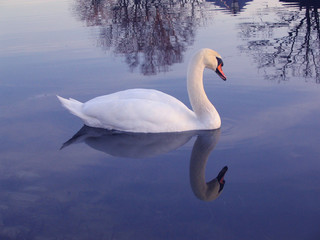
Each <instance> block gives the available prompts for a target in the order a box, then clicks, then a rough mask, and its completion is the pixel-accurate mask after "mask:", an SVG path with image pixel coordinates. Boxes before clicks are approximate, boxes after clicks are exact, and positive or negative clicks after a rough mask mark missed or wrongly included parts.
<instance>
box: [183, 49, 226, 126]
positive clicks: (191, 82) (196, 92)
mask: <svg viewBox="0 0 320 240" xmlns="http://www.w3.org/2000/svg"><path fill="white" fill-rule="evenodd" d="M204 69H205V63H204V56H203V54H197V55H196V56H194V57H193V59H192V60H191V62H190V65H189V68H188V76H187V88H188V94H189V100H190V103H191V106H192V109H193V111H194V112H195V114H196V115H197V117H198V119H199V120H200V121H202V122H203V123H205V124H206V125H208V124H209V125H211V126H213V125H214V126H213V127H215V128H219V127H220V125H221V120H220V116H219V114H218V112H217V110H216V108H215V107H214V106H213V105H212V104H211V102H210V101H209V99H208V97H207V95H206V93H205V91H204V87H203V71H204Z"/></svg>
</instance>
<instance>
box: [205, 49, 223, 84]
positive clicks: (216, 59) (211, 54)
mask: <svg viewBox="0 0 320 240" xmlns="http://www.w3.org/2000/svg"><path fill="white" fill-rule="evenodd" d="M201 54H202V55H203V62H204V64H205V67H206V68H209V69H212V70H213V71H215V72H216V73H217V74H218V75H219V77H221V78H222V79H223V80H224V81H225V80H227V77H226V75H225V74H224V73H223V71H222V66H223V61H222V58H221V56H220V54H219V53H217V52H216V51H213V50H211V49H209V48H205V49H202V51H201Z"/></svg>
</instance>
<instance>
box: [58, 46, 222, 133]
mask: <svg viewBox="0 0 320 240" xmlns="http://www.w3.org/2000/svg"><path fill="white" fill-rule="evenodd" d="M222 66H223V61H222V58H221V56H220V55H219V54H218V53H217V52H216V51H213V50H211V49H208V48H204V49H201V50H200V51H198V52H197V53H196V54H195V55H194V56H193V58H192V59H191V61H190V63H189V67H188V73H187V89H188V95H189V100H190V103H191V106H192V109H193V111H192V110H190V109H189V108H188V107H187V106H186V105H185V104H183V103H182V102H181V101H179V100H178V99H176V98H174V97H172V96H170V95H168V94H166V93H163V92H160V91H157V90H153V89H129V90H124V91H120V92H116V93H112V94H109V95H104V96H100V97H96V98H93V99H91V100H89V101H87V102H85V103H82V102H79V101H77V100H75V99H72V98H69V99H65V98H62V97H60V96H57V97H58V99H59V100H60V102H61V104H62V106H63V107H65V108H66V109H68V110H69V111H70V112H71V113H72V114H74V115H76V116H78V117H79V118H81V119H82V120H83V121H84V124H85V125H87V126H90V127H95V128H104V129H110V130H118V131H124V132H141V133H160V132H182V131H192V130H210V129H218V128H220V126H221V119H220V116H219V113H218V112H217V110H216V108H215V107H214V106H213V105H212V103H211V102H210V101H209V99H208V97H207V95H206V93H205V91H204V88H203V71H204V69H205V68H208V69H212V70H213V71H215V72H216V73H217V74H218V75H219V76H220V77H221V78H222V79H223V80H226V79H227V78H226V76H225V74H224V73H223V71H222Z"/></svg>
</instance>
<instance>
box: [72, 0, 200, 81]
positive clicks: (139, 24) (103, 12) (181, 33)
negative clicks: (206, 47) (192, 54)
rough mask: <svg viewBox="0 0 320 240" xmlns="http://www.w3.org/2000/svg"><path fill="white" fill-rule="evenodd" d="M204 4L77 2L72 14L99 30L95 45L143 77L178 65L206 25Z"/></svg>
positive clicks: (139, 0) (176, 0)
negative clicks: (123, 58)
mask: <svg viewBox="0 0 320 240" xmlns="http://www.w3.org/2000/svg"><path fill="white" fill-rule="evenodd" d="M204 4H205V2H204V1H201V0H200V1H197V0H184V1H182V0H181V1H179V0H166V1H160V0H159V1H148V0H135V1H131V0H117V1H116V0H115V1H112V0H91V1H88V0H76V2H75V8H74V9H75V12H76V14H77V15H78V16H79V18H80V19H81V20H82V21H85V22H86V24H87V25H88V26H98V27H99V38H98V45H99V46H100V47H102V48H103V49H104V50H110V49H112V50H113V51H114V53H116V54H119V55H122V56H124V57H125V59H126V63H127V64H128V65H129V67H130V69H131V70H134V69H135V68H138V67H139V68H140V71H141V73H142V74H144V75H152V74H156V73H158V72H163V71H164V72H166V71H168V70H169V66H170V65H172V64H175V63H180V62H182V60H183V53H184V52H185V51H186V49H187V47H188V46H190V45H192V44H193V42H194V38H195V32H196V28H197V27H198V26H199V25H200V24H203V23H204V22H205V19H206V17H205V15H204V12H203V11H202V9H203V6H204Z"/></svg>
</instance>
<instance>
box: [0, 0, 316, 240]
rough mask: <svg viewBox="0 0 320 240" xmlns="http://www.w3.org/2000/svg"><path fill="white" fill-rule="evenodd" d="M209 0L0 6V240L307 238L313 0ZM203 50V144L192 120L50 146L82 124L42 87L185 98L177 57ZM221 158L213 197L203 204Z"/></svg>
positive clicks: (312, 182)
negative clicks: (213, 113) (185, 129)
mask: <svg viewBox="0 0 320 240" xmlns="http://www.w3.org/2000/svg"><path fill="white" fill-rule="evenodd" d="M218 2H219V1H212V2H200V3H199V4H193V3H194V2H192V1H186V2H185V4H182V3H181V2H171V1H168V4H169V3H171V4H172V6H173V7H172V8H169V7H168V6H167V5H166V4H163V1H162V5H159V6H157V7H155V5H150V8H146V6H144V7H141V6H135V5H134V4H132V2H130V1H129V2H128V3H130V4H128V6H126V7H123V4H124V2H121V1H114V2H111V1H103V0H101V1H80V0H75V1H71V0H65V1H45V2H42V1H29V2H25V1H18V0H17V1H2V2H1V3H0V6H1V7H0V16H3V21H0V29H1V30H2V31H1V33H0V43H1V44H0V72H1V76H0V92H1V94H0V124H1V128H0V136H1V137H0V142H1V144H0V173H1V174H0V191H1V194H0V220H1V221H0V238H3V239H77V240H79V239H208V238H210V239H211V238H214V239H223V240H226V239H237V240H238V239H299V240H300V239H310V240H311V239H312V240H313V239H319V237H320V231H319V215H320V209H319V204H318V202H319V199H320V189H319V186H320V185H319V183H320V175H319V171H320V162H319V155H320V149H319V147H318V142H319V140H320V131H319V130H320V129H319V122H320V110H319V102H320V95H319V91H320V89H319V84H318V83H319V79H318V74H319V73H318V72H317V71H318V70H319V66H318V64H319V62H320V60H319V49H320V47H319V24H318V23H319V18H318V8H319V6H318V5H316V4H314V3H313V4H311V5H310V6H308V5H307V4H306V2H305V1H301V4H300V3H298V2H293V1H290V4H289V5H287V4H288V3H287V2H288V1H286V2H285V1H280V2H278V1H275V0H273V1H262V2H261V1H238V5H239V9H237V8H232V7H231V6H234V7H236V6H237V5H235V3H236V2H237V1H224V4H226V5H221V4H220V3H218ZM112 4H113V5H115V6H116V7H115V8H111V7H110V8H108V9H105V5H107V6H108V7H109V5H110V6H111V5H112ZM148 4H150V3H149V2H148ZM156 4H157V3H156ZM232 4H234V5H232ZM113 5H112V6H113ZM148 6H149V5H148ZM92 7H93V8H92ZM94 7H98V8H97V9H96V8H94ZM133 9H135V10H137V12H136V15H130V14H132V10H133ZM146 9H148V10H150V12H148V14H149V15H148V17H149V19H148V21H149V22H148V23H149V24H150V25H148V26H147V28H145V29H141V27H140V24H141V22H140V21H141V19H144V18H146V16H147V12H146ZM84 10H85V11H84ZM125 10H130V11H131V12H130V14H129V15H127V18H122V17H121V16H123V15H122V14H124V13H125ZM134 17H137V19H138V20H139V21H134V22H132V20H131V19H134ZM178 18H180V19H182V20H180V21H178V20H177V19H178ZM156 24H160V25H161V26H162V28H155V27H154V26H157V25H156ZM168 24H171V25H168ZM106 29H109V30H110V29H112V30H111V33H112V34H114V35H112V38H110V36H109V35H108V33H107V31H106ZM168 29H170V31H167V30H168ZM136 30H139V31H138V32H136ZM143 30H145V31H143ZM150 32H154V35H149V34H150ZM109 33H110V31H109ZM106 37H109V38H108V39H106ZM163 39H165V41H164V40H163ZM128 40H130V41H128ZM149 41H151V42H155V43H156V44H157V45H156V46H155V48H154V49H153V48H150V44H148V42H149ZM163 42H165V43H166V45H165V46H164V45H163ZM202 47H210V48H213V49H215V50H217V51H218V52H220V53H221V54H222V57H223V59H224V63H225V66H224V72H225V73H226V75H227V77H228V81H227V82H223V81H221V80H217V79H216V76H215V74H212V73H211V72H205V75H204V78H205V89H206V92H207V94H208V96H209V98H210V99H211V100H212V101H213V103H214V104H215V106H216V107H217V110H218V111H219V113H220V115H221V118H222V128H221V130H220V131H214V132H213V134H212V135H210V136H211V137H212V139H211V140H212V141H208V142H209V143H211V144H209V145H208V148H207V150H208V151H207V152H205V151H199V152H198V151H196V150H194V149H197V147H196V146H197V145H196V143H197V142H198V143H199V141H200V140H201V139H200V140H199V137H198V136H197V135H195V134H194V133H190V135H189V134H186V135H180V137H181V138H180V137H179V138H177V139H179V140H177V141H173V140H174V139H175V138H173V137H170V138H169V140H170V141H168V142H165V141H164V140H162V139H161V138H160V143H161V144H162V145H161V148H160V147H159V145H157V144H156V143H157V141H154V139H152V138H151V139H150V138H149V139H148V141H151V144H150V142H148V141H145V139H144V140H143V141H142V142H140V143H143V144H142V145H140V146H139V147H140V148H136V147H137V145H139V141H136V140H134V142H135V143H136V145H134V144H132V143H128V142H122V140H123V138H122V137H121V138H120V140H119V141H120V142H121V144H127V145H121V144H120V145H119V144H118V143H116V142H114V144H115V145H111V144H106V143H104V141H107V142H109V141H110V140H109V138H108V137H107V136H105V135H103V134H102V135H101V132H99V131H98V133H97V132H95V131H93V132H94V134H93V135H94V136H95V137H94V138H93V139H92V138H91V139H89V140H88V139H86V140H85V142H86V143H87V144H84V143H83V142H79V143H78V144H71V145H70V146H68V147H65V148H63V149H62V150H59V148H60V147H61V146H62V144H63V143H64V142H66V140H67V139H68V138H69V137H70V136H72V135H74V134H75V133H76V132H77V131H78V130H79V129H80V128H81V126H82V122H81V121H80V120H79V119H77V118H75V117H73V116H71V115H70V114H69V113H67V112H66V111H65V110H64V109H63V108H62V107H61V106H60V105H59V103H58V101H57V99H56V97H55V95H56V94H59V95H62V96H71V97H73V98H77V99H79V100H88V99H90V98H92V97H94V96H98V95H102V94H108V93H112V92H114V91H119V90H123V89H126V88H136V87H145V88H155V89H158V90H161V91H164V92H166V93H168V94H170V95H173V96H175V97H177V98H178V99H181V100H182V101H183V102H184V103H186V104H187V105H188V106H189V103H188V96H187V93H186V87H185V75H186V66H187V63H188V60H189V59H190V57H191V55H192V54H193V53H194V52H195V51H196V50H197V49H199V48H202ZM155 49H156V51H153V50H155ZM150 56H152V57H150ZM100 137H102V139H103V141H101V139H100V140H99V138H100ZM197 138H198V140H197ZM209 139H210V138H209ZM78 140H79V139H78ZM82 140H83V139H82ZM158 140H159V139H158ZM218 140H219V141H218ZM172 141H173V143H172ZM75 142H77V141H75ZM158 142H159V141H158ZM170 142H171V143H170ZM200 142H201V141H200ZM205 142H206V141H205ZM208 142H207V143H208ZM128 145H129V146H130V147H132V149H130V148H128V147H124V146H128ZM119 146H121V147H120V148H119ZM145 146H148V147H145ZM156 146H157V147H156ZM168 146H169V147H168ZM117 147H118V148H117ZM121 148H122V149H123V151H121ZM193 148H194V149H193ZM213 148H214V149H213ZM106 149H108V151H107V150H106ZM137 149H139V150H137ZM153 149H154V150H153ZM119 150H120V151H119ZM129 150H131V152H130V151H129ZM110 151H113V152H112V153H111V154H110ZM114 151H116V152H118V155H117V154H115V153H114ZM108 152H109V153H108ZM201 153H202V154H204V156H205V157H204V158H201V159H202V161H198V160H196V161H195V159H196V158H194V157H192V156H197V157H201V156H203V155H201ZM119 154H122V156H119ZM133 154H134V155H135V156H136V157H134V156H133ZM139 154H140V155H139ZM199 154H200V155H199ZM207 154H210V155H209V158H208V160H206V155H207ZM224 166H228V172H227V173H226V176H225V180H226V184H225V186H224V188H223V191H222V192H221V195H220V196H219V197H218V198H217V199H215V200H214V201H209V202H206V201H202V200H206V199H204V196H209V195H210V194H209V193H210V191H208V192H207V190H208V189H209V190H210V187H208V184H207V183H208V182H210V181H211V180H212V179H215V178H216V177H217V175H218V173H219V172H220V171H221V170H222V169H223V167H224ZM197 169H198V170H197ZM204 169H206V170H205V171H204ZM204 176H205V177H204ZM213 183H214V182H213ZM199 189H200V190H199ZM214 189H216V188H214ZM202 190H205V191H202ZM206 193H207V194H206ZM215 196H217V195H215ZM199 198H200V199H202V200H199ZM292 226H299V227H294V228H293V227H292Z"/></svg>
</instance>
